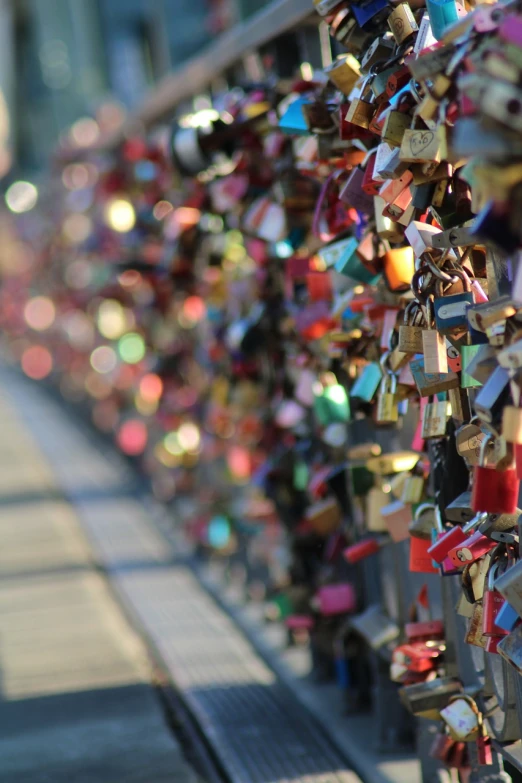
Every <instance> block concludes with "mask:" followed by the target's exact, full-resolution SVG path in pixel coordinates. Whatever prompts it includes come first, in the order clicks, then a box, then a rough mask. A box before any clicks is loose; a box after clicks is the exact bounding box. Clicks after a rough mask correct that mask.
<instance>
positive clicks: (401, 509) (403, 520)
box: [381, 500, 412, 543]
mask: <svg viewBox="0 0 522 783" xmlns="http://www.w3.org/2000/svg"><path fill="white" fill-rule="evenodd" d="M381 515H382V518H383V519H384V522H385V524H386V528H387V530H388V532H389V534H390V536H391V539H392V541H395V543H399V542H400V541H406V540H407V539H408V537H409V525H410V523H411V521H412V509H411V505H410V504H409V503H404V502H403V501H402V500H394V501H393V503H388V505H386V506H383V507H382V508H381Z"/></svg>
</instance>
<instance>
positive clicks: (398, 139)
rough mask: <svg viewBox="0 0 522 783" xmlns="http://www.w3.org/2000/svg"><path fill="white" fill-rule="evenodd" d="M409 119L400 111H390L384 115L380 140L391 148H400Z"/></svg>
mask: <svg viewBox="0 0 522 783" xmlns="http://www.w3.org/2000/svg"><path fill="white" fill-rule="evenodd" d="M409 124H410V117H409V115H408V114H404V113H403V112H400V111H395V110H392V111H390V112H389V113H388V114H387V115H386V119H385V121H384V125H383V126H382V133H381V139H382V141H385V142H386V143H387V144H390V145H391V146H392V147H400V146H401V143H402V138H403V136H404V133H405V131H406V129H407V128H408V127H409Z"/></svg>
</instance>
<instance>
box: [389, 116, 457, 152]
mask: <svg viewBox="0 0 522 783" xmlns="http://www.w3.org/2000/svg"><path fill="white" fill-rule="evenodd" d="M417 119H418V116H417V115H415V116H414V118H413V121H412V126H414V125H415V123H416V122H417ZM447 156H448V145H447V139H446V126H445V125H443V124H441V125H438V126H437V127H436V128H435V129H434V130H430V129H429V128H424V129H416V128H414V127H411V128H408V129H407V130H405V131H404V135H403V137H402V143H401V151H400V156H399V157H400V159H401V160H403V161H404V162H405V163H440V162H441V160H443V159H444V158H446V157H447Z"/></svg>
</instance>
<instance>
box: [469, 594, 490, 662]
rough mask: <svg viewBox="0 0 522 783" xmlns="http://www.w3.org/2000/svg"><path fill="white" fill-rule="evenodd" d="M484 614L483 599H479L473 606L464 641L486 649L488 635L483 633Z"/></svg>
mask: <svg viewBox="0 0 522 783" xmlns="http://www.w3.org/2000/svg"><path fill="white" fill-rule="evenodd" d="M482 616H483V607H482V601H477V602H476V603H474V604H473V606H472V611H471V617H470V618H469V623H468V629H467V631H466V635H465V637H464V641H465V642H466V644H471V645H473V647H480V648H481V649H483V650H484V649H485V647H486V643H487V637H486V636H484V635H483V633H482Z"/></svg>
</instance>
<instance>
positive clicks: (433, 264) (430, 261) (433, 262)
mask: <svg viewBox="0 0 522 783" xmlns="http://www.w3.org/2000/svg"><path fill="white" fill-rule="evenodd" d="M448 255H449V249H446V250H445V251H444V252H443V253H442V255H441V256H440V258H438V259H434V258H433V257H432V251H430V250H427V249H426V250H425V251H424V253H423V254H422V255H421V259H422V261H423V263H425V264H427V265H428V267H429V269H430V271H431V273H432V274H434V275H435V277H438V278H439V279H440V280H443V281H444V282H445V283H456V282H457V281H456V279H455V275H456V271H455V272H454V273H453V274H450V273H449V272H444V270H442V269H441V268H440V267H439V266H438V263H440V264H444V263H445V262H446V260H447V258H448Z"/></svg>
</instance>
